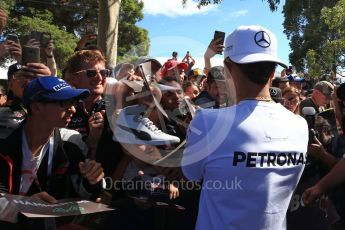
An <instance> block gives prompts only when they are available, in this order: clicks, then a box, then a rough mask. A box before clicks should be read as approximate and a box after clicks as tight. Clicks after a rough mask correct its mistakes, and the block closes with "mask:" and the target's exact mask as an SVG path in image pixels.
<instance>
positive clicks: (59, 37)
mask: <svg viewBox="0 0 345 230" xmlns="http://www.w3.org/2000/svg"><path fill="white" fill-rule="evenodd" d="M29 10H30V11H31V12H33V13H34V12H35V11H36V10H34V9H32V8H30V9H29ZM33 15H34V16H32V17H28V16H21V17H20V20H16V19H13V20H9V23H8V27H7V28H8V29H10V30H11V32H15V33H16V34H18V35H19V37H20V41H21V43H22V45H25V43H26V42H27V41H28V40H29V35H30V32H31V31H40V32H49V33H51V35H52V38H53V39H54V45H55V49H54V55H55V60H56V61H57V64H58V67H63V66H64V64H65V63H66V61H67V59H68V57H69V56H70V55H71V54H72V53H73V52H74V49H75V47H76V42H77V38H76V36H74V35H73V34H71V33H68V32H67V31H64V30H61V29H60V28H59V27H58V26H56V25H55V24H54V23H53V15H52V13H51V12H50V11H48V10H45V11H39V13H38V12H37V13H36V14H33ZM42 61H44V60H42Z"/></svg>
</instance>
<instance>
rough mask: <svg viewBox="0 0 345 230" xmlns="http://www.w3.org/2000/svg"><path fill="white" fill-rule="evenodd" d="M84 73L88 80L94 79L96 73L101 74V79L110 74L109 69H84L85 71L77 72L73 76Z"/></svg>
mask: <svg viewBox="0 0 345 230" xmlns="http://www.w3.org/2000/svg"><path fill="white" fill-rule="evenodd" d="M82 72H85V73H86V76H87V77H88V78H94V77H96V76H97V74H98V73H100V74H101V76H102V77H109V76H110V74H111V70H110V69H101V70H96V69H86V70H80V71H78V72H75V74H79V73H82Z"/></svg>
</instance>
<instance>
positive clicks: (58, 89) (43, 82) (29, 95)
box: [22, 76, 90, 107]
mask: <svg viewBox="0 0 345 230" xmlns="http://www.w3.org/2000/svg"><path fill="white" fill-rule="evenodd" d="M89 95H90V91H89V90H87V89H75V88H72V87H71V86H70V85H69V84H68V83H67V82H65V81H64V80H62V79H60V78H58V77H53V76H47V77H38V78H36V79H34V80H32V81H30V82H29V84H28V85H27V86H26V87H25V89H24V93H23V98H22V102H23V105H24V106H26V107H27V106H29V105H30V104H31V103H32V102H55V101H67V100H71V99H79V98H85V97H88V96H89Z"/></svg>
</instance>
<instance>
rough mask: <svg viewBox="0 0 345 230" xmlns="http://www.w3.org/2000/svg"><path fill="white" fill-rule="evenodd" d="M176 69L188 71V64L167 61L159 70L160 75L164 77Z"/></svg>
mask: <svg viewBox="0 0 345 230" xmlns="http://www.w3.org/2000/svg"><path fill="white" fill-rule="evenodd" d="M176 67H177V68H179V69H183V70H184V71H186V70H187V69H188V64H187V63H185V62H178V61H175V60H169V61H167V62H165V63H164V65H163V67H162V70H161V75H162V76H163V77H164V75H165V74H166V73H167V72H168V70H172V69H174V68H176Z"/></svg>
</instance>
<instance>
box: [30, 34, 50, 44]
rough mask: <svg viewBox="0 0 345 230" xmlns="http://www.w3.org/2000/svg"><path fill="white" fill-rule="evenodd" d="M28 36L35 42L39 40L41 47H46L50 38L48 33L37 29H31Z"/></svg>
mask: <svg viewBox="0 0 345 230" xmlns="http://www.w3.org/2000/svg"><path fill="white" fill-rule="evenodd" d="M30 38H31V39H35V40H36V41H37V42H39V43H40V47H41V48H46V47H47V46H48V43H49V41H50V40H51V39H52V38H51V34H50V33H45V32H38V31H31V35H30Z"/></svg>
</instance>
